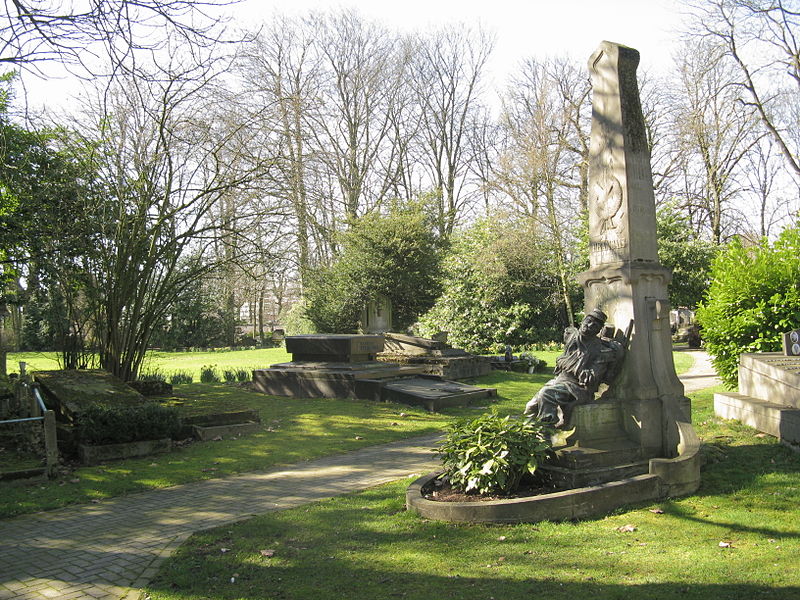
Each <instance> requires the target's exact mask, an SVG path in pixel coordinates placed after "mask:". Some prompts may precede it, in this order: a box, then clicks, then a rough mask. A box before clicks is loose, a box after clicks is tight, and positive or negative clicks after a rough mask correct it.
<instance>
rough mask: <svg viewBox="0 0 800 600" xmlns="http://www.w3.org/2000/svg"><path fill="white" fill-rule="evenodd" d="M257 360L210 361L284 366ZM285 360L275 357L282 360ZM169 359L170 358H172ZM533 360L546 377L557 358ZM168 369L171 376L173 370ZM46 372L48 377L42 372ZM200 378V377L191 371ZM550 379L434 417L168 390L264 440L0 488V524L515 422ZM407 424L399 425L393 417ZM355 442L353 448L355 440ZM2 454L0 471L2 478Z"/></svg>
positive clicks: (177, 401)
mask: <svg viewBox="0 0 800 600" xmlns="http://www.w3.org/2000/svg"><path fill="white" fill-rule="evenodd" d="M279 350H280V349H273V350H255V351H240V352H219V353H213V354H215V355H216V356H225V357H226V358H230V359H231V360H232V359H233V358H235V357H236V355H241V356H244V357H246V356H248V355H251V356H252V353H262V354H258V356H271V357H272V358H270V359H269V361H268V362H267V364H273V363H274V362H280V361H281V360H286V356H285V354H284V357H280V355H279V354H278V351H279ZM280 351H281V352H282V350H280ZM174 354H176V355H177V356H178V358H179V359H182V360H183V359H185V360H187V362H186V363H184V364H183V365H181V367H179V368H184V369H186V368H190V367H188V366H187V365H188V364H191V363H190V361H188V357H187V356H185V355H189V356H192V355H201V356H202V358H200V360H197V361H195V364H197V365H199V366H202V364H203V363H204V360H206V358H205V357H207V356H208V354H211V353H174ZM174 354H173V356H174ZM537 355H538V356H540V357H541V358H543V359H544V360H546V361H547V363H548V365H550V366H551V367H552V365H554V364H555V359H556V357H557V356H558V353H557V352H549V353H548V352H541V353H537ZM165 364H169V365H170V367H171V365H172V364H174V363H165ZM44 368H47V367H44ZM198 368H199V367H198ZM550 376H551V375H550V371H549V370H548V372H547V373H540V374H535V375H528V374H524V373H507V372H502V371H494V372H492V373H490V374H489V375H487V376H485V377H481V378H479V379H477V380H473V381H472V383H476V384H479V385H483V386H490V387H496V388H497V389H498V397H497V398H496V399H493V401H489V400H487V401H483V402H480V403H479V404H477V405H474V406H466V407H457V408H451V409H446V410H443V411H442V413H435V414H431V413H428V412H425V411H423V410H420V409H415V408H411V407H408V406H405V405H400V404H382V403H374V402H368V401H358V400H339V399H287V398H282V397H274V396H266V395H263V394H259V393H255V392H251V391H248V390H246V389H243V388H241V387H238V386H230V385H224V384H199V383H195V384H187V385H180V386H175V396H174V398H172V399H171V400H170V401H169V403H171V404H174V405H177V406H178V407H179V409H180V411H181V413H182V414H187V415H188V414H207V413H211V412H224V411H236V410H244V409H256V410H258V411H259V414H260V415H261V419H262V423H263V424H264V427H265V430H264V431H262V432H260V433H257V434H254V435H250V436H247V437H242V438H240V439H230V440H223V441H219V442H206V443H191V444H188V445H186V446H183V447H180V448H177V449H176V450H175V451H173V452H172V453H170V454H167V455H162V456H156V457H146V458H141V459H131V460H124V461H115V462H111V463H108V464H105V465H100V466H94V467H80V466H75V465H72V466H70V467H69V468H65V469H63V470H62V472H61V476H60V477H59V478H57V479H54V480H51V481H24V480H23V481H12V482H0V518H2V517H9V516H13V515H18V514H25V513H31V512H37V511H41V510H51V509H54V508H58V507H61V506H65V505H68V504H75V503H86V502H91V501H93V500H101V499H104V498H110V497H114V496H119V495H122V494H128V493H131V492H137V491H143V490H147V489H155V488H162V487H168V486H172V485H178V484H182V483H187V482H190V481H197V480H202V479H210V478H215V477H225V476H229V475H234V474H237V473H244V472H249V471H260V470H266V469H270V468H273V467H277V466H282V465H286V464H291V463H295V462H300V461H303V460H308V459H312V458H318V457H320V456H325V455H329V454H336V453H341V452H347V451H349V450H354V449H357V448H361V447H364V446H368V445H374V444H382V443H386V442H390V441H394V440H398V439H402V438H407V437H413V436H415V435H422V434H426V433H431V432H435V431H441V430H442V429H443V428H444V427H446V425H447V424H448V423H450V422H451V421H452V420H453V419H454V418H456V417H466V416H474V415H476V414H478V413H479V412H480V411H485V410H488V409H489V407H494V408H496V409H497V411H498V412H499V413H500V414H520V413H521V412H522V410H523V408H524V407H525V404H526V403H527V402H528V400H530V398H531V397H532V396H533V394H534V393H535V392H536V391H537V390H538V389H539V387H541V385H542V384H544V383H545V382H546V381H547V380H548V379H549V378H550ZM401 413H402V414H404V415H405V416H403V417H401V416H400V414H401ZM356 438H359V439H356ZM6 458H8V459H9V460H10V458H11V456H10V454H6V455H5V456H4V455H3V454H2V453H0V468H3V469H4V470H7V469H6V465H5V464H4V461H5V459H6Z"/></svg>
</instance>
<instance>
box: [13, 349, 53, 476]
mask: <svg viewBox="0 0 800 600" xmlns="http://www.w3.org/2000/svg"><path fill="white" fill-rule="evenodd" d="M20 376H21V377H22V378H24V377H25V364H24V363H20ZM19 385H20V386H21V388H22V389H24V390H25V395H26V396H27V397H28V399H29V401H30V409H29V414H33V415H34V416H32V417H23V418H20V419H7V420H5V421H0V425H6V424H8V425H10V424H14V423H30V422H33V421H42V424H43V425H44V450H45V457H46V461H47V467H46V469H45V471H46V473H47V476H48V477H54V476H55V474H56V467H57V466H58V440H57V437H56V415H55V413H54V412H53V411H52V410H50V409H48V408H47V406H46V405H45V403H44V399H43V398H42V393H41V392H40V391H39V386H38V385H36V384H35V383H30V382H28V381H26V380H25V379H22V381H20V384H19Z"/></svg>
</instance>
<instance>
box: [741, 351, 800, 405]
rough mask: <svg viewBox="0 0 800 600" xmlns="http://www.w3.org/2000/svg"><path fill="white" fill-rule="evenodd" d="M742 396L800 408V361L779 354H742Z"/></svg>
mask: <svg viewBox="0 0 800 600" xmlns="http://www.w3.org/2000/svg"><path fill="white" fill-rule="evenodd" d="M739 392H740V393H741V394H744V395H746V396H751V397H753V398H764V399H766V400H769V401H771V402H777V403H779V404H784V405H787V406H791V407H794V408H800V357H799V356H784V355H783V354H781V353H779V352H763V353H757V354H742V355H741V356H740V357H739Z"/></svg>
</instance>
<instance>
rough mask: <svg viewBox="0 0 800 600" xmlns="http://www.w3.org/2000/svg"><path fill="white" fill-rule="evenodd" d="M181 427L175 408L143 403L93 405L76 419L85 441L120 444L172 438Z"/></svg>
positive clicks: (81, 436)
mask: <svg viewBox="0 0 800 600" xmlns="http://www.w3.org/2000/svg"><path fill="white" fill-rule="evenodd" d="M179 430H180V422H179V420H178V411H177V409H176V408H175V407H170V406H162V405H161V404H157V403H155V402H146V403H143V404H140V405H137V406H107V405H102V404H93V405H91V406H89V407H87V408H86V410H84V411H82V412H81V413H80V415H79V416H78V420H77V431H78V439H80V441H81V443H84V444H120V443H125V442H138V441H142V440H158V439H162V438H171V437H174V436H175V435H177V433H178V431H179Z"/></svg>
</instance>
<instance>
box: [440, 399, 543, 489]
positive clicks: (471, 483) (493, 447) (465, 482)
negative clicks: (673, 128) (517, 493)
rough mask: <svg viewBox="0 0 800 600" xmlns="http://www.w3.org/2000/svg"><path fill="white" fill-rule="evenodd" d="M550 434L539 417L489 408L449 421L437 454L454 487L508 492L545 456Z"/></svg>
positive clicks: (531, 471) (536, 466) (531, 472)
mask: <svg viewBox="0 0 800 600" xmlns="http://www.w3.org/2000/svg"><path fill="white" fill-rule="evenodd" d="M550 434H551V430H550V428H549V427H548V426H546V425H544V424H543V423H540V422H539V421H536V420H522V419H519V420H512V419H511V417H508V416H506V417H500V416H498V415H497V413H496V412H492V413H488V414H485V415H481V416H480V417H478V418H476V419H472V420H469V419H461V420H459V421H456V422H455V423H453V424H452V425H450V427H449V428H448V433H447V436H446V438H445V440H444V442H442V444H441V445H440V446H439V448H438V454H439V456H440V457H441V458H442V463H443V465H444V473H445V475H446V476H447V477H448V478H449V479H450V483H451V485H452V486H453V487H454V488H456V489H460V490H463V491H464V492H472V491H475V492H478V493H479V494H490V493H498V492H499V493H504V494H507V493H510V492H513V491H514V490H515V489H516V488H517V487H518V486H519V483H520V481H521V480H522V477H523V476H524V475H525V474H526V473H530V474H533V473H534V472H535V471H536V469H537V468H538V466H539V465H540V464H541V463H542V462H543V461H544V460H545V458H546V456H547V453H548V451H549V450H550V447H551V445H550Z"/></svg>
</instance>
